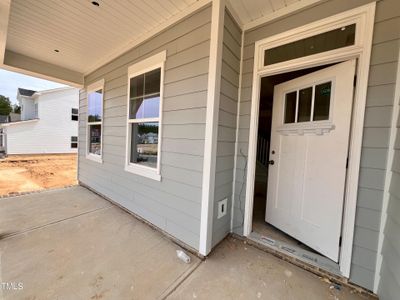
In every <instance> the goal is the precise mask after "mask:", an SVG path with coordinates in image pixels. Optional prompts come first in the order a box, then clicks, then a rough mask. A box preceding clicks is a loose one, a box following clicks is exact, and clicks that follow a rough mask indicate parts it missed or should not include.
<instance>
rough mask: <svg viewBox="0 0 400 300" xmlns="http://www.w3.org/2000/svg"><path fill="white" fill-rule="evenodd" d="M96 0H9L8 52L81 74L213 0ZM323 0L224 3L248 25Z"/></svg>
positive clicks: (257, 0)
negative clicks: (93, 2) (94, 2)
mask: <svg viewBox="0 0 400 300" xmlns="http://www.w3.org/2000/svg"><path fill="white" fill-rule="evenodd" d="M4 1H5V2H9V1H10V0H4ZM95 1H97V3H99V6H95V5H93V4H92V0H67V1H66V0H52V1H49V0H11V8H10V15H9V22H8V30H7V42H6V49H7V51H8V52H9V53H10V56H11V54H12V55H14V56H16V57H17V56H18V55H19V54H21V55H22V56H21V57H25V58H32V59H34V60H37V61H42V62H45V63H48V64H50V65H49V66H51V65H54V66H55V67H61V68H63V70H66V72H70V73H71V74H72V75H70V77H71V76H73V77H74V78H75V77H79V76H78V75H79V74H88V73H90V72H92V71H94V70H96V69H97V68H99V67H101V66H102V65H104V64H105V63H107V62H109V61H111V60H112V59H114V58H116V57H118V56H119V55H121V54H122V53H124V52H126V51H128V50H129V49H131V48H133V47H134V46H136V45H137V44H139V43H141V42H143V41H145V40H146V39H148V38H150V37H151V36H153V35H155V34H157V33H158V32H159V31H161V30H163V29H165V28H167V27H168V26H170V25H172V24H173V23H175V22H177V21H179V20H180V19H182V18H183V17H185V16H187V15H188V14H190V13H193V12H194V11H196V10H198V9H199V8H201V7H203V6H205V5H206V4H208V3H209V2H210V1H212V0H151V1H149V0H134V1H133V0H118V1H115V0H95ZM322 1H326V0H229V1H228V2H227V5H228V8H229V9H230V11H231V13H232V14H233V15H234V16H235V18H236V19H237V21H238V23H239V24H240V25H241V26H242V28H243V29H244V30H248V29H251V28H254V27H257V26H259V25H261V24H263V23H266V22H270V21H272V20H276V19H278V18H281V17H283V16H285V15H288V14H291V13H294V12H296V11H298V10H301V9H304V8H306V7H309V6H311V5H315V4H316V3H318V2H322ZM2 28H3V29H4V28H6V27H5V26H2ZM3 40H4V39H3ZM0 42H1V41H0ZM0 50H1V49H0ZM54 50H58V51H59V52H56V51H54ZM13 53H15V54H13ZM18 57H20V56H18ZM20 68H22V69H23V68H24V67H23V66H21V67H20ZM38 68H39V69H35V70H34V72H36V74H39V73H40V71H38V70H40V68H41V67H38ZM28 69H29V66H28ZM28 69H27V71H30V70H28ZM74 72H75V73H74ZM53 73H54V72H53ZM54 74H56V73H54ZM53 77H54V78H58V75H57V74H56V75H53ZM50 78H51V77H50ZM68 80H70V79H69V78H67V81H68ZM70 81H71V80H70ZM75 81H76V80H75Z"/></svg>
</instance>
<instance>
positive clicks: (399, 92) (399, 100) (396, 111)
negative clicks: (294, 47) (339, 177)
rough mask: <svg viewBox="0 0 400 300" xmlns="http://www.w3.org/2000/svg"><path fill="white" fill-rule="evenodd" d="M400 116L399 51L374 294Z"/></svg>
mask: <svg viewBox="0 0 400 300" xmlns="http://www.w3.org/2000/svg"><path fill="white" fill-rule="evenodd" d="M399 115H400V51H399V56H398V59H397V75H396V86H395V93H394V101H393V112H392V122H391V127H390V139H389V149H388V158H387V162H386V174H385V185H384V188H383V203H382V212H381V222H380V226H379V240H378V250H377V258H376V265H375V278H374V290H373V291H374V293H377V292H378V288H379V282H380V278H381V275H380V272H381V268H382V261H383V257H382V247H383V240H384V230H385V224H386V221H387V209H388V205H389V199H390V191H389V190H390V183H391V181H392V164H393V159H394V154H395V149H394V147H395V143H396V133H397V132H398V129H397V121H398V119H399Z"/></svg>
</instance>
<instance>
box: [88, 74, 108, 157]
mask: <svg viewBox="0 0 400 300" xmlns="http://www.w3.org/2000/svg"><path fill="white" fill-rule="evenodd" d="M103 94H104V80H100V81H98V82H96V83H94V84H91V85H90V86H88V88H87V141H88V143H87V156H86V157H87V158H89V159H92V160H95V161H98V162H101V161H102V160H101V159H102V130H103Z"/></svg>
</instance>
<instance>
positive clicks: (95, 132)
mask: <svg viewBox="0 0 400 300" xmlns="http://www.w3.org/2000/svg"><path fill="white" fill-rule="evenodd" d="M89 153H92V154H96V155H101V125H89Z"/></svg>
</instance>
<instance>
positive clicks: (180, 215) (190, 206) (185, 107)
mask: <svg viewBox="0 0 400 300" xmlns="http://www.w3.org/2000/svg"><path fill="white" fill-rule="evenodd" d="M210 26H211V8H210V6H208V7H206V8H204V9H202V10H201V11H199V12H196V13H195V14H193V15H192V16H190V17H188V18H186V19H184V20H182V21H180V22H179V23H177V24H175V25H173V26H172V27H170V28H168V29H166V30H165V31H163V32H162V33H160V34H158V35H157V36H155V37H154V38H152V39H150V40H148V41H146V42H144V43H143V44H141V45H139V46H138V47H136V48H134V49H132V50H130V51H128V52H127V53H125V54H124V55H122V56H120V57H118V58H117V59H115V60H113V61H112V62H110V63H108V64H106V65H105V66H103V67H101V68H100V69H98V70H96V71H95V72H93V73H92V74H90V75H88V76H87V77H86V78H85V86H87V85H89V84H91V83H93V82H96V81H97V80H100V79H103V78H104V79H105V91H104V115H103V163H102V164H100V163H97V162H94V161H91V160H88V159H86V155H85V154H86V153H85V151H86V146H87V143H86V112H87V103H86V102H87V100H86V93H85V91H84V90H83V91H81V94H80V110H79V112H80V123H79V124H80V127H79V142H80V147H79V169H78V174H79V180H80V181H81V182H82V183H84V184H85V185H88V186H89V187H91V188H93V189H94V190H96V191H98V192H99V193H101V194H103V195H105V196H106V197H109V198H110V199H112V200H113V201H115V202H117V203H119V204H120V205H122V206H124V207H126V208H127V209H128V210H130V211H132V212H133V213H135V214H137V215H139V216H141V217H143V218H144V219H146V220H148V221H150V222H151V223H153V224H154V225H156V226H157V227H159V228H160V229H162V230H164V231H165V232H167V233H169V234H171V235H173V236H174V237H176V238H178V239H179V240H181V241H183V242H184V243H186V244H187V245H189V246H191V247H193V248H195V249H198V246H199V233H200V211H201V187H202V167H203V152H204V138H205V119H206V102H207V80H208V60H209V53H210V33H211V31H210V30H211V28H210ZM163 50H167V60H166V64H165V80H164V100H163V101H164V102H163V123H162V130H163V131H162V150H161V175H162V180H161V182H158V181H154V180H151V179H148V178H145V177H142V176H139V175H135V174H132V173H129V172H126V171H124V164H125V145H126V125H127V124H126V119H127V115H126V114H127V107H126V104H127V83H128V77H127V73H128V67H129V66H130V65H132V64H134V63H136V62H138V61H141V60H142V59H144V58H147V57H149V56H151V55H154V54H156V53H159V52H161V51H163Z"/></svg>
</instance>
